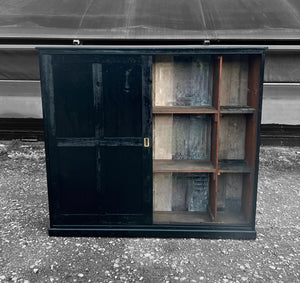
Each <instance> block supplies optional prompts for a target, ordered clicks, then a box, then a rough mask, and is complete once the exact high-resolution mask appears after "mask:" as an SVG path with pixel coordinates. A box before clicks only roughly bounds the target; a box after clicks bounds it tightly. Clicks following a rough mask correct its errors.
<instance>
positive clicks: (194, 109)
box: [152, 106, 218, 114]
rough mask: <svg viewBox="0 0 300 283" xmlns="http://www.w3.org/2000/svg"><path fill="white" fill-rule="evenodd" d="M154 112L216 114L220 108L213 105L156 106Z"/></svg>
mask: <svg viewBox="0 0 300 283" xmlns="http://www.w3.org/2000/svg"><path fill="white" fill-rule="evenodd" d="M152 112H153V114H214V113H218V110H217V109H215V108H214V107H212V106H154V107H153V111H152Z"/></svg>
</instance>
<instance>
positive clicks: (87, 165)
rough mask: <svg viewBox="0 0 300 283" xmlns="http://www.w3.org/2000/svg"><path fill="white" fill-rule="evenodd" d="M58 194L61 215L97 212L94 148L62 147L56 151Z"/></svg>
mask: <svg viewBox="0 0 300 283" xmlns="http://www.w3.org/2000/svg"><path fill="white" fill-rule="evenodd" d="M58 160H59V170H58V172H59V173H58V192H57V193H58V194H59V199H60V202H59V207H60V211H61V212H62V213H80V214H89V213H96V212H97V188H96V153H95V148H83V147H69V148H68V147H62V148H59V150H58Z"/></svg>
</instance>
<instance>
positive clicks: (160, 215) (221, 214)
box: [153, 211, 247, 225]
mask: <svg viewBox="0 0 300 283" xmlns="http://www.w3.org/2000/svg"><path fill="white" fill-rule="evenodd" d="M153 222H154V223H155V224H200V223H201V224H205V223H207V224H209V223H210V224H211V223H214V224H233V225H234V224H247V220H246V218H245V216H244V215H243V213H237V212H227V211H218V216H217V219H216V221H211V219H210V217H209V215H208V213H207V212H198V211H154V212H153Z"/></svg>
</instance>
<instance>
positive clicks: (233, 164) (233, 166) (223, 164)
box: [218, 159, 252, 173]
mask: <svg viewBox="0 0 300 283" xmlns="http://www.w3.org/2000/svg"><path fill="white" fill-rule="evenodd" d="M251 170H252V169H251V167H250V166H249V165H248V164H247V162H246V161H244V160H235V159H227V160H226V159H222V160H219V170H218V171H219V172H220V173H250V172H251Z"/></svg>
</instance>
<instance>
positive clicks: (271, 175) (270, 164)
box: [0, 141, 300, 283]
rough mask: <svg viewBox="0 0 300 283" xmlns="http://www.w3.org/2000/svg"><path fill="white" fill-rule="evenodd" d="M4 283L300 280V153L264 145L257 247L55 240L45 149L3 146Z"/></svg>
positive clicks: (0, 265)
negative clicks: (51, 231)
mask: <svg viewBox="0 0 300 283" xmlns="http://www.w3.org/2000/svg"><path fill="white" fill-rule="evenodd" d="M0 215H1V216H0V282H24V283H28V282H155V283H156V282H300V147H299V148H286V147H262V148H261V157H260V174H259V190H258V203H257V220H256V223H257V226H256V228H257V233H258V237H257V239H256V240H255V241H247V240H243V241H238V240H204V239H156V238H154V239H145V238H63V237H61V238H59V237H57V238H56V237H49V236H48V234H47V229H48V206H47V186H46V170H45V160H44V150H43V144H42V143H28V142H27V143H25V142H18V141H9V142H4V141H0Z"/></svg>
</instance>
